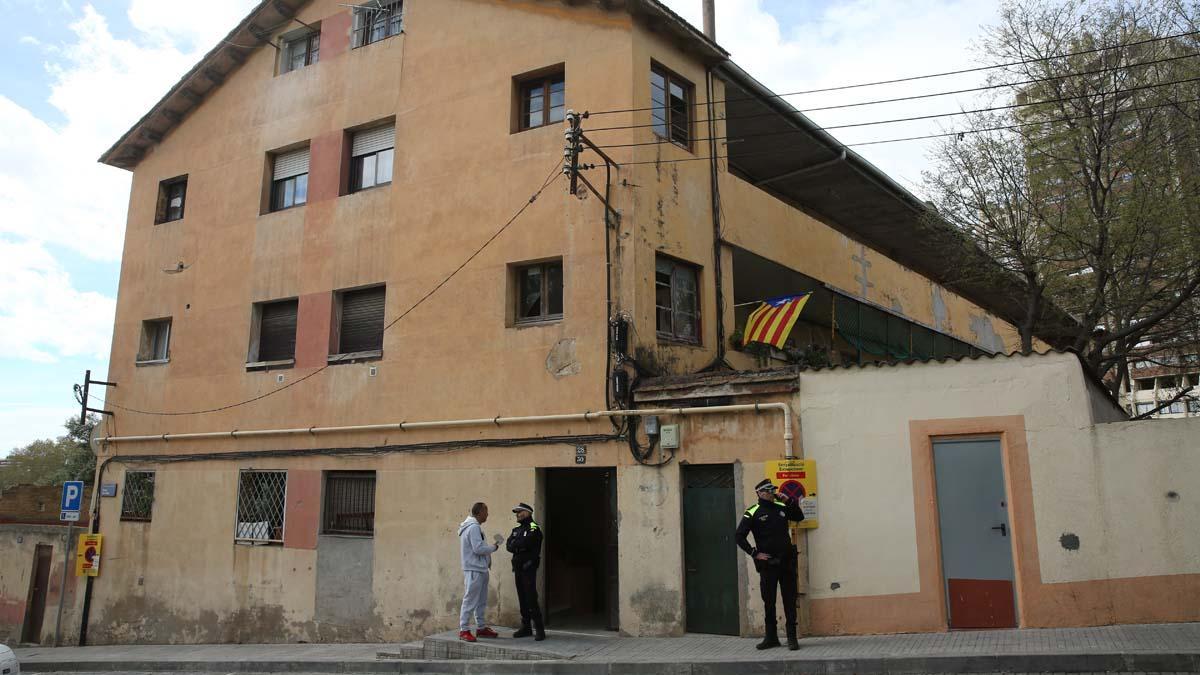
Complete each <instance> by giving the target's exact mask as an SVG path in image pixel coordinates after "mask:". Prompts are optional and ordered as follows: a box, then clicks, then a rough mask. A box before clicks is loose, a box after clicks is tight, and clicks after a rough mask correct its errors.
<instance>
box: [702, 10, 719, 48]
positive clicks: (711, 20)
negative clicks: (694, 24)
mask: <svg viewBox="0 0 1200 675" xmlns="http://www.w3.org/2000/svg"><path fill="white" fill-rule="evenodd" d="M703 1H704V35H705V37H707V38H708V39H709V40H712V41H713V42H716V41H717V9H716V7H715V6H714V5H715V3H716V0H703Z"/></svg>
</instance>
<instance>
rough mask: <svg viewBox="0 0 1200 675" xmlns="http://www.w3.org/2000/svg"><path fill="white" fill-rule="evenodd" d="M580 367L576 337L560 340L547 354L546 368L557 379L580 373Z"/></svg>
mask: <svg viewBox="0 0 1200 675" xmlns="http://www.w3.org/2000/svg"><path fill="white" fill-rule="evenodd" d="M580 367H581V366H580V365H579V359H578V357H576V355H575V338H567V339H565V340H559V341H558V342H557V343H555V345H554V348H553V349H551V350H550V354H549V355H547V356H546V370H547V371H548V372H549V373H550V374H551V375H553V376H554V377H555V379H561V378H564V377H567V376H569V375H578V374H579V370H580Z"/></svg>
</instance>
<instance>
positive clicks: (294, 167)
mask: <svg viewBox="0 0 1200 675" xmlns="http://www.w3.org/2000/svg"><path fill="white" fill-rule="evenodd" d="M308 157H309V149H308V148H300V149H299V150H292V151H290V152H282V153H279V154H277V155H275V161H274V163H273V164H274V166H272V168H271V210H272V211H281V210H283V209H290V208H292V207H293V206H300V205H301V204H304V203H305V202H307V201H308Z"/></svg>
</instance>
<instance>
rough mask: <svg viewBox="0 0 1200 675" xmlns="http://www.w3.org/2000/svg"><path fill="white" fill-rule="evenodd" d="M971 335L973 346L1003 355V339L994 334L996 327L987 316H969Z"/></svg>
mask: <svg viewBox="0 0 1200 675" xmlns="http://www.w3.org/2000/svg"><path fill="white" fill-rule="evenodd" d="M971 334H972V335H974V336H975V344H977V345H979V346H980V347H984V348H986V349H990V350H992V351H994V352H999V353H1004V338H1002V337H1000V336H999V335H997V334H996V326H995V325H994V324H993V323H992V319H991V317H989V316H987V315H972V316H971Z"/></svg>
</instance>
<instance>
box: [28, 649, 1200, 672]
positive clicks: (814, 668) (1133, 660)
mask: <svg viewBox="0 0 1200 675" xmlns="http://www.w3.org/2000/svg"><path fill="white" fill-rule="evenodd" d="M22 669H23V670H24V671H25V672H28V673H65V672H122V671H145V672H204V673H211V672H225V673H441V674H445V675H458V674H462V675H475V674H482V673H498V674H505V673H513V674H516V673H539V674H552V673H562V674H563V675H576V674H578V675H651V674H654V675H659V674H669V675H741V674H742V673H772V674H780V673H784V674H796V675H798V674H800V673H803V674H804V675H842V674H844V673H880V674H888V675H891V674H896V675H901V674H911V673H995V672H1010V673H1012V672H1017V673H1083V672H1112V673H1132V672H1141V673H1147V672H1158V673H1200V652H1170V653H1162V652H1157V653H1156V652H1113V653H1098V654H993V655H986V656H912V657H894V658H889V657H879V658H859V659H843V658H833V659H804V658H803V657H801V658H796V659H788V660H777V661H775V660H772V661H767V660H755V661H700V662H695V663H667V662H658V663H654V662H621V661H613V662H598V661H595V662H588V661H571V660H559V661H489V660H455V661H449V660H404V659H390V660H380V661H132V660H131V661H33V662H29V663H24V664H22Z"/></svg>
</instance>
